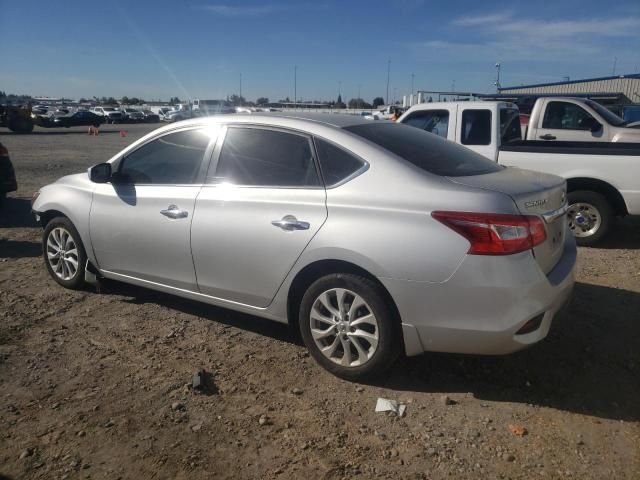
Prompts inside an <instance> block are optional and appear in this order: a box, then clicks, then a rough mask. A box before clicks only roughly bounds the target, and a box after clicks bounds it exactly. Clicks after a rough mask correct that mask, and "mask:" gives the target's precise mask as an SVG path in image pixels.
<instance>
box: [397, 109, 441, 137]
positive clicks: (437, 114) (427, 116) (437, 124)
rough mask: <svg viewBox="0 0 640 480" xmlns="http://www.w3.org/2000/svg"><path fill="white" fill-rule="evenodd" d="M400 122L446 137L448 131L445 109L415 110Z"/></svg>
mask: <svg viewBox="0 0 640 480" xmlns="http://www.w3.org/2000/svg"><path fill="white" fill-rule="evenodd" d="M402 123H406V124H407V125H411V126H412V127H417V128H419V129H421V130H424V131H426V132H429V133H433V134H435V135H439V136H441V137H443V138H447V133H448V131H449V112H448V111H447V110H422V111H417V112H415V113H412V114H411V115H409V116H408V117H407V118H406V119H404V120H403V121H402Z"/></svg>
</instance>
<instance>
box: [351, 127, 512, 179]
mask: <svg viewBox="0 0 640 480" xmlns="http://www.w3.org/2000/svg"><path fill="white" fill-rule="evenodd" d="M345 130H347V131H350V132H351V133H354V134H356V135H359V136H360V137H362V138H365V139H366V140H369V141H370V142H373V143H375V144H377V145H378V146H380V147H382V148H384V149H385V150H388V151H389V152H391V153H393V154H395V155H397V156H398V157H400V158H402V159H403V160H406V161H407V162H409V163H411V164H413V165H415V166H416V167H418V168H420V169H422V170H424V171H426V172H429V173H432V174H435V175H442V176H447V177H459V176H467V175H482V174H485V173H491V172H497V171H499V170H502V168H503V167H501V166H500V165H498V164H497V163H496V162H493V161H491V160H489V159H488V158H485V157H483V156H482V155H480V154H478V153H475V152H473V151H471V150H469V149H468V148H464V147H461V146H460V145H457V144H455V143H453V142H450V141H448V140H445V139H443V138H439V137H437V136H435V135H431V134H429V133H427V132H425V131H424V130H420V129H417V128H413V127H409V126H408V125H403V124H398V123H391V122H388V123H387V122H384V123H382V122H380V123H373V122H372V123H370V124H360V125H353V126H350V127H345Z"/></svg>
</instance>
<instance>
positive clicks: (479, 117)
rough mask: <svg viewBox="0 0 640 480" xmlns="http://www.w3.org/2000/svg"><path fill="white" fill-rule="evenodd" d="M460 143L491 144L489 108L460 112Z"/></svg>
mask: <svg viewBox="0 0 640 480" xmlns="http://www.w3.org/2000/svg"><path fill="white" fill-rule="evenodd" d="M461 128H462V130H461V138H460V143H462V144H463V145H490V144H491V110H475V109H474V110H465V111H463V112H462V125H461Z"/></svg>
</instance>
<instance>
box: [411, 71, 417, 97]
mask: <svg viewBox="0 0 640 480" xmlns="http://www.w3.org/2000/svg"><path fill="white" fill-rule="evenodd" d="M415 76H416V75H415V73H412V74H411V98H413V79H414V78H415Z"/></svg>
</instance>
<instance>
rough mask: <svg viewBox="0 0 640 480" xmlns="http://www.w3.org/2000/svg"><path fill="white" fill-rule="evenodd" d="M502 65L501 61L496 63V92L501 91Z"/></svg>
mask: <svg viewBox="0 0 640 480" xmlns="http://www.w3.org/2000/svg"><path fill="white" fill-rule="evenodd" d="M501 67H502V66H501V65H500V62H498V63H496V81H495V83H494V85H495V86H496V92H500V87H501V85H500V68H501Z"/></svg>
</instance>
